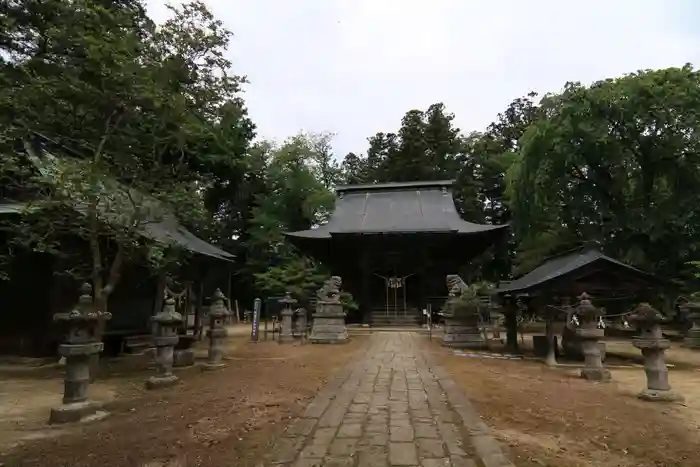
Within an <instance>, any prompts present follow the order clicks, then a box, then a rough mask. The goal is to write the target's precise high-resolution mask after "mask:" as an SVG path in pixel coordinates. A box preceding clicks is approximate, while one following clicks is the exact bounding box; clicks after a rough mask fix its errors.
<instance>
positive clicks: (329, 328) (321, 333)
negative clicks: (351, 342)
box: [309, 301, 348, 344]
mask: <svg viewBox="0 0 700 467" xmlns="http://www.w3.org/2000/svg"><path fill="white" fill-rule="evenodd" d="M313 317H314V322H313V325H312V327H311V335H310V336H309V340H310V341H311V343H312V344H344V343H345V342H347V341H348V328H347V327H346V326H345V312H344V311H343V305H342V304H341V303H340V302H325V301H318V302H317V303H316V313H314V315H313Z"/></svg>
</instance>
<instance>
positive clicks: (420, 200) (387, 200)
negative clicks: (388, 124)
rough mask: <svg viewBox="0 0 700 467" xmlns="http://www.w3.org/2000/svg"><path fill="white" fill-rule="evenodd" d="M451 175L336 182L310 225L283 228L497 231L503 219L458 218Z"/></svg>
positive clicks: (307, 233) (315, 234) (327, 232)
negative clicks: (324, 215) (325, 213)
mask: <svg viewBox="0 0 700 467" xmlns="http://www.w3.org/2000/svg"><path fill="white" fill-rule="evenodd" d="M453 183H454V180H440V181H428V182H425V181H423V182H401V183H383V184H376V185H348V186H340V187H338V188H336V193H337V195H338V199H337V201H336V205H335V211H334V212H333V215H332V216H331V218H330V220H329V221H328V223H327V224H325V225H322V226H320V227H318V228H316V229H310V230H302V231H298V232H288V233H287V234H286V235H288V236H290V237H293V238H294V237H296V238H308V239H313V238H318V239H322V238H326V239H329V238H331V236H333V235H342V234H392V233H404V234H405V233H452V234H457V235H466V234H479V233H484V232H494V233H495V232H496V231H502V230H503V229H505V228H507V226H506V225H482V224H473V223H471V222H467V221H464V220H462V219H461V218H460V217H459V214H458V213H457V209H456V208H455V204H454V199H453V198H452V190H451V188H452V185H453Z"/></svg>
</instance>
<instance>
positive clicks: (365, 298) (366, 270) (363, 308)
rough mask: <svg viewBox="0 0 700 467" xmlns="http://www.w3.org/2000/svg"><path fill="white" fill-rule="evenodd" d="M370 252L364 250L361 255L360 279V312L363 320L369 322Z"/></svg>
mask: <svg viewBox="0 0 700 467" xmlns="http://www.w3.org/2000/svg"><path fill="white" fill-rule="evenodd" d="M370 274H371V272H370V267H369V254H368V253H367V251H366V250H364V249H363V250H362V254H361V257H360V276H361V277H360V281H361V284H362V292H361V298H360V300H359V303H358V305H359V307H360V313H361V314H362V322H363V323H365V324H366V323H368V322H369V319H370V296H369V295H370V294H369V279H370V277H369V276H370Z"/></svg>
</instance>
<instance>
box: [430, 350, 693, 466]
mask: <svg viewBox="0 0 700 467" xmlns="http://www.w3.org/2000/svg"><path fill="white" fill-rule="evenodd" d="M626 346H629V345H628V344H626V343H621V344H619V345H617V347H619V348H626ZM630 347H631V346H630ZM431 349H432V351H433V352H435V353H436V355H438V356H439V357H440V359H441V361H442V362H443V364H444V365H445V367H446V369H447V370H448V371H449V372H450V373H451V374H452V375H453V377H454V379H455V381H456V383H457V384H458V385H459V386H460V387H461V388H462V389H463V390H464V391H465V393H466V394H467V395H468V396H469V398H470V399H471V401H472V402H473V403H474V405H475V408H476V409H477V410H478V411H479V413H480V414H481V415H482V416H483V418H484V419H485V420H486V421H487V423H488V424H489V425H490V426H491V427H492V429H493V431H494V434H495V435H496V436H497V437H498V438H499V439H501V441H502V442H503V443H504V445H506V446H508V449H509V451H510V454H511V456H512V458H513V461H514V463H515V464H516V465H517V466H518V467H534V466H552V467H555V466H556V467H574V466H576V467H579V466H596V467H618V466H620V467H622V466H625V467H627V466H629V467H643V466H655V467H660V466H664V467H671V466H683V467H686V466H687V467H691V466H700V456H698V452H700V372H699V371H698V370H696V369H694V368H690V367H689V365H688V364H685V365H683V368H684V369H682V370H681V369H675V368H674V369H671V372H670V380H671V385H672V386H673V387H674V389H675V390H677V391H678V392H679V393H681V394H682V395H683V396H685V399H686V401H685V404H670V405H669V404H662V403H649V402H643V401H641V400H639V399H637V398H636V396H635V395H636V393H637V392H639V390H641V389H642V388H643V387H644V386H645V381H646V380H645V375H644V371H643V368H642V367H641V366H640V365H637V364H635V363H633V362H630V361H624V360H621V359H619V358H614V357H611V358H610V359H609V362H608V363H609V365H610V367H611V369H612V377H613V382H611V383H593V382H588V381H584V380H582V379H580V378H579V377H578V372H579V370H578V367H577V365H575V364H571V363H569V364H568V365H562V366H561V367H559V368H556V369H550V368H547V367H545V366H544V365H543V364H542V363H540V362H539V361H537V360H534V359H525V360H505V359H494V358H476V357H469V356H458V355H455V354H454V353H452V352H451V351H449V350H447V349H444V348H442V347H440V346H439V344H438V343H437V342H433V343H432V345H431ZM616 350H618V349H616ZM684 352H690V351H688V350H685V349H674V351H672V352H671V353H672V354H673V356H674V358H679V359H681V360H682V358H683V355H684ZM494 353H495V352H494ZM637 353H638V351H637ZM694 358H696V357H695V356H694ZM683 363H686V362H683Z"/></svg>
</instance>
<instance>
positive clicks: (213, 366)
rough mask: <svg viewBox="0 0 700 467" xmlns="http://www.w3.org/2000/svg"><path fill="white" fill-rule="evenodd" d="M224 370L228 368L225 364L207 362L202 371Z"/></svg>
mask: <svg viewBox="0 0 700 467" xmlns="http://www.w3.org/2000/svg"><path fill="white" fill-rule="evenodd" d="M222 368H226V364H225V363H220V362H217V363H212V362H205V363H203V364H202V371H216V370H221V369H222Z"/></svg>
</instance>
